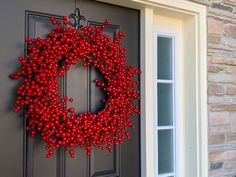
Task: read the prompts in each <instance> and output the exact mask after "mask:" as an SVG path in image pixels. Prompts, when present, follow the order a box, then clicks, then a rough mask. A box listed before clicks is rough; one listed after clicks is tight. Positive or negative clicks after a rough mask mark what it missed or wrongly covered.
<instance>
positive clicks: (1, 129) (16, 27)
mask: <svg viewBox="0 0 236 177" xmlns="http://www.w3.org/2000/svg"><path fill="white" fill-rule="evenodd" d="M1 3H2V2H1ZM11 5H12V4H11V2H8V1H7V0H5V1H4V3H3V6H2V5H1V7H0V18H1V21H2V23H3V29H1V31H2V33H0V37H1V39H3V40H1V42H0V45H1V47H0V50H1V51H0V57H1V61H3V62H4V65H0V71H1V72H2V71H3V73H4V74H1V73H0V79H1V80H0V81H1V83H4V86H3V87H1V92H0V96H1V97H3V99H1V100H0V104H1V105H3V106H1V110H0V113H1V115H2V116H1V119H0V138H1V141H4V142H6V143H4V145H3V146H1V147H0V150H1V151H0V153H1V154H0V155H1V157H3V158H2V159H0V176H3V177H19V176H21V177H113V176H114V177H115V176H116V177H138V176H140V135H139V122H140V121H139V116H135V117H134V118H133V120H134V125H135V126H136V128H135V129H132V130H130V131H131V140H129V141H126V140H125V141H124V144H122V145H120V146H114V151H113V152H112V153H109V152H107V151H102V150H100V149H97V148H94V150H93V151H92V154H91V156H90V157H87V155H86V152H85V150H83V149H79V148H77V149H76V155H75V158H74V159H71V158H70V157H69V155H68V154H67V152H65V150H64V149H59V150H58V151H57V152H56V153H55V154H54V155H53V156H52V157H51V158H50V159H46V158H45V153H46V151H45V149H44V147H45V143H44V142H43V141H42V140H41V138H40V136H36V137H35V138H34V139H32V138H30V137H29V136H28V134H27V133H26V132H25V129H24V127H25V124H26V122H24V121H22V114H23V111H22V112H21V113H19V114H14V113H12V111H11V110H10V109H11V107H12V106H13V105H14V100H15V96H14V95H15V94H16V93H15V92H16V87H17V86H18V85H16V82H13V81H11V80H9V79H8V78H7V76H8V75H9V74H10V73H12V72H14V70H16V69H17V67H19V65H18V64H17V62H16V60H17V56H19V55H23V51H24V48H25V49H26V46H24V45H23V39H24V36H25V37H30V38H34V37H42V38H43V37H45V36H46V35H47V34H48V32H49V31H50V30H51V29H52V27H53V26H52V25H51V22H50V17H51V16H53V17H55V18H57V19H61V18H62V16H63V15H68V14H69V13H71V12H73V11H74V8H75V2H74V1H72V0H47V1H46V0H41V1H40V3H39V2H38V1H36V0H33V1H32V0H18V1H15V5H17V7H19V8H18V10H17V11H13V12H9V9H10V7H11ZM76 6H77V7H79V8H80V10H81V14H82V15H84V16H85V17H86V19H87V20H88V24H90V25H100V24H102V22H103V21H104V20H105V19H107V18H108V19H109V20H110V24H109V26H108V27H107V28H106V29H104V32H105V33H107V34H108V35H110V37H111V38H113V37H114V35H115V34H116V33H117V32H118V31H120V30H121V31H123V32H125V33H127V37H126V38H125V39H124V46H126V47H127V49H128V50H127V64H128V65H129V64H133V65H134V66H135V67H136V68H139V65H140V64H139V11H137V10H133V9H128V8H123V7H118V6H114V5H109V4H104V3H98V2H95V1H89V0H79V1H77V2H76ZM2 7H4V8H2ZM3 16H9V20H11V21H14V23H9V20H7V19H5V18H4V17H3ZM13 19H14V20H13ZM7 26H9V28H8V27H7ZM2 41H4V43H3V42H2ZM25 52H26V50H25ZM94 79H99V80H101V79H104V78H103V77H102V75H101V74H100V73H99V71H98V70H97V69H96V68H94V67H83V66H82V63H78V64H77V65H75V66H72V67H71V68H70V70H69V71H68V72H67V73H66V75H65V77H64V78H61V79H60V85H61V93H62V94H63V95H68V96H69V97H72V98H73V99H74V102H73V103H68V106H69V107H70V106H73V107H74V108H75V110H76V111H77V113H78V114H79V113H81V112H85V111H91V112H93V113H96V112H98V111H99V110H101V109H103V108H104V107H105V104H104V103H102V102H101V99H103V98H106V94H105V93H104V92H103V91H102V90H101V89H100V88H99V87H97V86H96V85H95V83H94V82H93V80H94ZM137 79H139V78H137ZM1 85H2V84H1ZM8 95H9V96H8ZM137 104H138V105H139V102H137ZM4 105H5V106H4ZM17 117H20V118H19V119H17ZM22 122H23V123H22ZM11 169H14V170H11Z"/></svg>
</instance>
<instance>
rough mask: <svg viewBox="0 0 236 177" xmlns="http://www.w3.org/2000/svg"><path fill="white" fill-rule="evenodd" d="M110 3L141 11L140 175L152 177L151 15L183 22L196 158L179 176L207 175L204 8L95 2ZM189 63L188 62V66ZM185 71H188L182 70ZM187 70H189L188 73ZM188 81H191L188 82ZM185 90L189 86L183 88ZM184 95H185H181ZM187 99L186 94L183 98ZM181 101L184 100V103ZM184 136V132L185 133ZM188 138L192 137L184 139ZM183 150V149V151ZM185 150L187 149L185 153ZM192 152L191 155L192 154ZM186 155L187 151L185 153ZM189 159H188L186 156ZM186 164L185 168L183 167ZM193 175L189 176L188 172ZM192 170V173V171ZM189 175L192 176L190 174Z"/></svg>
mask: <svg viewBox="0 0 236 177" xmlns="http://www.w3.org/2000/svg"><path fill="white" fill-rule="evenodd" d="M97 1H100V2H105V3H109V4H115V5H119V6H123V7H128V8H134V9H138V10H140V25H141V26H140V52H141V55H140V56H141V59H140V60H141V66H140V67H141V70H142V71H143V74H142V75H141V112H142V114H141V176H142V177H154V176H155V173H154V171H155V149H154V143H155V140H154V130H153V129H154V127H153V124H154V122H155V119H154V116H155V100H154V98H153V95H155V94H154V92H155V91H154V89H153V88H155V87H154V85H153V80H154V74H153V73H154V69H153V66H154V42H153V41H154V20H155V19H154V18H155V17H154V14H155V11H158V13H159V14H162V15H168V16H173V17H175V18H179V19H182V20H183V25H184V26H185V31H184V32H183V33H184V34H185V35H186V38H185V39H184V43H185V45H190V46H192V47H190V48H188V50H184V51H183V56H184V57H188V58H191V60H192V61H193V63H194V65H193V66H192V67H193V68H192V69H193V71H191V72H193V73H190V75H191V77H189V78H184V79H185V80H184V82H186V83H189V84H191V82H194V89H192V91H191V93H190V94H191V95H192V94H193V95H194V100H195V101H194V104H193V105H191V106H189V105H188V106H186V109H187V110H185V111H186V112H184V113H183V114H189V112H191V111H188V110H193V111H194V112H195V119H196V125H194V126H195V127H194V128H196V136H195V137H194V138H196V144H195V146H196V147H195V148H196V157H197V159H195V162H194V163H193V165H192V166H188V168H190V169H187V168H186V169H184V167H183V169H182V170H180V171H182V172H180V174H181V175H180V176H184V177H187V176H194V177H207V176H208V123H207V122H208V116H207V27H206V6H205V5H201V4H197V3H194V2H189V1H186V0H97ZM188 64H189V63H188ZM184 71H187V69H186V68H184ZM184 71H183V72H184ZM188 71H189V70H188ZM190 80H191V81H190ZM184 87H186V89H187V87H188V84H186V85H185V86H183V88H182V89H184ZM183 96H184V95H183ZM186 96H188V95H186ZM183 102H184V100H183ZM185 133H186V132H185ZM186 138H187V139H189V138H191V137H186ZM185 150H186V149H185ZM186 151H187V150H186ZM191 153H192V152H191ZM186 154H187V155H190V153H189V154H188V152H186ZM187 158H189V157H187ZM186 163H187V162H185V164H184V165H186ZM192 170H193V171H194V172H195V173H196V174H195V173H194V174H191V171H192ZM193 171H192V172H193ZM189 174H191V175H189Z"/></svg>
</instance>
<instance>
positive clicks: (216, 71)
mask: <svg viewBox="0 0 236 177" xmlns="http://www.w3.org/2000/svg"><path fill="white" fill-rule="evenodd" d="M195 2H198V3H204V4H208V7H207V9H208V15H207V23H208V31H207V32H208V126H209V129H208V139H209V141H208V143H209V177H236V0H211V1H207V0H195Z"/></svg>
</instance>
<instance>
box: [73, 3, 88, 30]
mask: <svg viewBox="0 0 236 177" xmlns="http://www.w3.org/2000/svg"><path fill="white" fill-rule="evenodd" d="M71 19H72V24H71V26H73V27H75V28H78V29H79V28H80V27H82V26H83V25H82V24H81V21H83V22H85V23H86V22H87V20H86V18H85V17H84V16H83V15H80V10H79V8H75V12H74V13H71V14H70V15H69V20H71Z"/></svg>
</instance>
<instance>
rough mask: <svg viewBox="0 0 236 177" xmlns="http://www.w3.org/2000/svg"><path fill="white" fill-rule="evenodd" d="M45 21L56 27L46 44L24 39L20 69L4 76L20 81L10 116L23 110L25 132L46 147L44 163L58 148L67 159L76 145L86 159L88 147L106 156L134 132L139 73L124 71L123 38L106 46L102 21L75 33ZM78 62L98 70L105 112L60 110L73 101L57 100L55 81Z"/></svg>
mask: <svg viewBox="0 0 236 177" xmlns="http://www.w3.org/2000/svg"><path fill="white" fill-rule="evenodd" d="M51 21H52V23H53V24H54V25H55V26H56V27H55V29H54V30H52V31H51V32H50V33H49V35H48V37H47V38H46V39H41V38H37V39H26V42H27V44H28V54H27V55H26V57H25V58H23V57H19V61H20V62H21V64H22V66H21V70H20V71H18V72H16V73H15V74H11V75H10V77H11V78H12V79H19V78H20V77H23V79H24V82H23V84H22V85H20V86H19V87H18V90H17V94H18V96H17V99H16V106H15V108H14V111H15V112H18V111H19V110H20V109H21V108H22V107H24V106H26V108H27V109H26V113H25V118H26V119H27V127H26V129H27V131H29V132H30V135H31V136H32V137H34V136H35V134H36V133H39V134H41V136H42V139H43V140H44V141H45V142H46V143H47V145H46V147H45V148H46V150H48V153H47V155H46V157H47V158H49V157H50V156H51V155H52V154H53V152H54V151H55V150H56V149H58V148H60V147H61V146H63V147H65V148H66V150H67V151H69V154H70V156H71V157H72V158H73V157H74V150H73V147H76V146H79V147H82V148H85V149H86V150H87V155H90V153H91V150H92V146H95V147H99V148H101V149H102V150H105V149H107V150H108V151H110V152H111V151H112V145H113V144H121V143H123V140H124V138H130V133H129V132H128V127H131V128H134V126H133V124H132V122H131V116H132V115H133V114H135V113H140V112H139V110H138V106H135V105H134V101H135V99H139V98H140V96H139V91H138V90H136V89H135V85H138V84H139V82H138V81H133V76H134V75H136V74H140V73H141V71H140V70H137V69H135V68H134V67H133V66H129V67H127V66H126V53H125V51H126V48H121V47H120V45H121V44H122V42H121V39H122V37H124V36H125V34H124V33H121V32H119V33H118V35H117V36H116V37H115V39H114V40H113V42H111V40H110V37H109V36H108V35H106V34H104V33H103V32H102V30H103V29H104V28H105V27H106V26H107V24H108V20H106V21H105V22H104V23H103V25H101V26H100V27H99V26H95V27H92V26H89V25H87V26H84V27H81V28H80V29H79V30H78V29H75V28H73V27H72V26H71V22H70V21H68V20H67V18H66V17H63V24H61V23H60V21H58V20H55V19H54V18H51ZM62 61H63V63H64V64H63V66H60V65H59V63H61V62H62ZM78 61H83V66H84V67H87V66H89V65H92V66H94V67H96V68H98V69H99V70H100V72H101V73H102V75H103V76H104V78H105V79H106V83H104V82H101V81H98V80H95V82H96V84H97V85H98V86H100V87H102V88H103V90H104V91H105V92H106V94H107V96H108V98H107V102H106V107H105V108H104V109H103V110H101V111H100V112H98V113H96V114H92V113H91V112H85V113H82V114H78V115H77V114H76V113H75V111H74V108H73V107H70V108H67V106H66V102H67V101H70V102H72V101H73V99H72V98H70V99H69V98H68V97H67V96H65V97H63V98H62V96H61V94H60V92H59V85H58V80H59V79H58V77H64V74H65V72H66V71H67V70H69V69H70V66H71V65H75V64H76V63H77V62H78Z"/></svg>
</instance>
